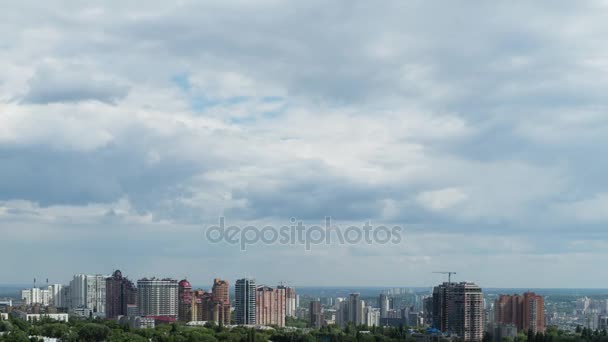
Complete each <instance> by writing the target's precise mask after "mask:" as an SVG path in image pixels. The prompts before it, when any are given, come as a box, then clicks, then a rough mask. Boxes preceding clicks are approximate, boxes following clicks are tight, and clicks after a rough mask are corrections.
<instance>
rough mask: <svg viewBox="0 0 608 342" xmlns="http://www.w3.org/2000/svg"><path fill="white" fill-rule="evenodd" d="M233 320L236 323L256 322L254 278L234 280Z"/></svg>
mask: <svg viewBox="0 0 608 342" xmlns="http://www.w3.org/2000/svg"><path fill="white" fill-rule="evenodd" d="M234 295H235V301H234V303H235V320H236V324H240V325H249V324H256V286H255V280H253V279H249V278H243V279H239V280H237V281H236V284H235V286H234Z"/></svg>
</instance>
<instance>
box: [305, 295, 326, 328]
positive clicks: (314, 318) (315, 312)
mask: <svg viewBox="0 0 608 342" xmlns="http://www.w3.org/2000/svg"><path fill="white" fill-rule="evenodd" d="M308 315H309V319H308V322H309V324H310V327H312V328H317V329H319V328H320V327H321V325H323V311H322V309H321V302H320V301H318V300H313V301H311V302H310V308H309V310H308Z"/></svg>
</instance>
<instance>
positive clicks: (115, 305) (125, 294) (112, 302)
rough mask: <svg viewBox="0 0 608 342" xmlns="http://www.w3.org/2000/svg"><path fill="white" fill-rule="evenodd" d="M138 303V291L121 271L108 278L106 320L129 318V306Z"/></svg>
mask: <svg viewBox="0 0 608 342" xmlns="http://www.w3.org/2000/svg"><path fill="white" fill-rule="evenodd" d="M136 303H137V289H136V288H135V285H133V282H131V281H130V280H129V279H128V278H126V277H123V276H122V273H121V272H120V270H116V271H114V273H113V274H112V276H111V277H108V278H106V318H112V319H113V318H116V317H118V316H128V310H127V308H128V306H129V305H135V304H136Z"/></svg>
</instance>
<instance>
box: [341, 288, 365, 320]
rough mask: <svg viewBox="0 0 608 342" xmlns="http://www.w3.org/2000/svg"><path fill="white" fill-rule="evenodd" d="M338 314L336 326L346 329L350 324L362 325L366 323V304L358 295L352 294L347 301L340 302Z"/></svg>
mask: <svg viewBox="0 0 608 342" xmlns="http://www.w3.org/2000/svg"><path fill="white" fill-rule="evenodd" d="M339 303H340V304H339V308H338V310H337V312H336V324H338V325H339V326H340V327H345V326H346V325H347V324H348V323H352V324H354V325H361V324H365V323H366V316H365V302H364V301H363V300H362V299H361V298H360V295H359V294H358V293H351V294H350V296H348V298H346V299H345V300H342V301H339Z"/></svg>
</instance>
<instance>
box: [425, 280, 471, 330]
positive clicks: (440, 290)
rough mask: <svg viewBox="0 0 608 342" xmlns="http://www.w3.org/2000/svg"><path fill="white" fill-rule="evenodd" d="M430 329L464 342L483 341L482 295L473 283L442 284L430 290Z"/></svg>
mask: <svg viewBox="0 0 608 342" xmlns="http://www.w3.org/2000/svg"><path fill="white" fill-rule="evenodd" d="M433 326H434V327H435V328H437V329H439V330H441V331H444V332H452V333H455V334H456V335H458V336H459V337H460V338H462V339H463V341H465V342H469V341H470V342H477V341H481V339H482V338H483V294H482V291H481V288H480V287H479V286H477V285H475V284H474V283H467V282H461V283H443V284H441V285H439V286H436V287H435V288H434V289H433Z"/></svg>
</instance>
